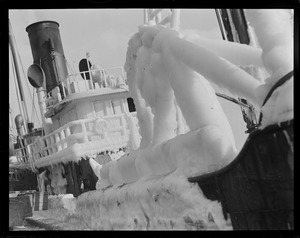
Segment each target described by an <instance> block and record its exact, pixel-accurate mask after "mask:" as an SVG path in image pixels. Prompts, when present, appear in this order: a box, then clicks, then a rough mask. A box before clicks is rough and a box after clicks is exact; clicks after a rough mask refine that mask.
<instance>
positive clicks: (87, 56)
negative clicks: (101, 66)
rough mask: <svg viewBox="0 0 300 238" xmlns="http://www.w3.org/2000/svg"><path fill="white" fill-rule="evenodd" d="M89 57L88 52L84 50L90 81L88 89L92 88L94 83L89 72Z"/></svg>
mask: <svg viewBox="0 0 300 238" xmlns="http://www.w3.org/2000/svg"><path fill="white" fill-rule="evenodd" d="M89 58H90V53H89V52H86V62H87V66H88V70H89V76H90V81H89V85H90V89H94V87H93V86H94V83H93V78H92V74H91V68H90V64H89Z"/></svg>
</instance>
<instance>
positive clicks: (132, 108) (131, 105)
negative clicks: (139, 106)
mask: <svg viewBox="0 0 300 238" xmlns="http://www.w3.org/2000/svg"><path fill="white" fill-rule="evenodd" d="M127 104H128V108H129V112H135V111H136V109H135V105H134V101H133V98H131V97H129V98H127Z"/></svg>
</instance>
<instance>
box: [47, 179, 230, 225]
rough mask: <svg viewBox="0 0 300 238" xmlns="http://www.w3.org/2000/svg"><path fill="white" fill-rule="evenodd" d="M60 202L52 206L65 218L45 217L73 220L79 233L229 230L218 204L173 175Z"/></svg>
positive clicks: (64, 199) (54, 212)
mask: <svg viewBox="0 0 300 238" xmlns="http://www.w3.org/2000/svg"><path fill="white" fill-rule="evenodd" d="M51 200H53V199H51ZM55 200H57V199H55ZM60 200H63V201H61V202H59V201H57V202H56V201H53V202H56V203H57V206H56V207H58V206H60V207H63V208H64V209H65V212H64V216H61V215H57V214H56V213H58V209H57V211H53V212H52V214H50V213H51V212H48V215H49V216H51V215H52V216H55V217H59V219H60V220H61V221H62V222H63V221H67V220H68V221H69V220H70V219H73V220H76V221H77V223H76V224H77V225H78V228H79V229H93V230H111V229H114V230H155V229H159V230H183V229H187V230H231V229H232V226H231V223H230V219H228V220H226V219H225V218H224V215H223V212H222V207H221V204H220V203H219V202H217V201H210V200H208V199H206V198H205V196H204V195H203V193H202V191H201V190H200V189H199V187H198V186H197V185H195V184H191V183H189V182H188V181H187V180H186V178H185V177H184V176H182V175H180V174H176V173H174V174H170V175H169V176H167V177H156V178H153V179H147V180H143V179H141V180H138V181H137V182H135V183H132V184H127V185H126V186H122V187H117V186H113V187H112V188H109V189H106V190H105V189H104V190H96V191H90V192H89V193H84V194H81V195H80V196H79V197H78V198H77V199H76V198H73V197H72V196H65V197H62V199H60ZM53 202H51V203H53ZM58 203H59V204H58ZM51 206H52V205H51Z"/></svg>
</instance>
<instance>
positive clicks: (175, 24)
mask: <svg viewBox="0 0 300 238" xmlns="http://www.w3.org/2000/svg"><path fill="white" fill-rule="evenodd" d="M179 23H180V10H179V9H172V18H171V28H174V29H176V30H178V28H179Z"/></svg>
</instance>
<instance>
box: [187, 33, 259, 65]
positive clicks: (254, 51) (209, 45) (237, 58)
mask: <svg viewBox="0 0 300 238" xmlns="http://www.w3.org/2000/svg"><path fill="white" fill-rule="evenodd" d="M184 39H185V40H187V41H189V42H192V43H194V44H196V45H198V46H199V47H204V48H206V49H208V50H210V51H212V52H213V53H214V54H216V55H218V56H220V57H222V58H224V59H226V60H228V61H230V62H231V63H233V64H235V65H239V66H249V65H256V66H259V67H263V62H262V58H261V55H262V50H261V49H260V48H257V47H252V46H249V45H245V44H240V43H236V42H231V41H224V40H215V39H207V38H204V37H201V36H200V35H199V34H197V33H195V32H187V34H185V35H184Z"/></svg>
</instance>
